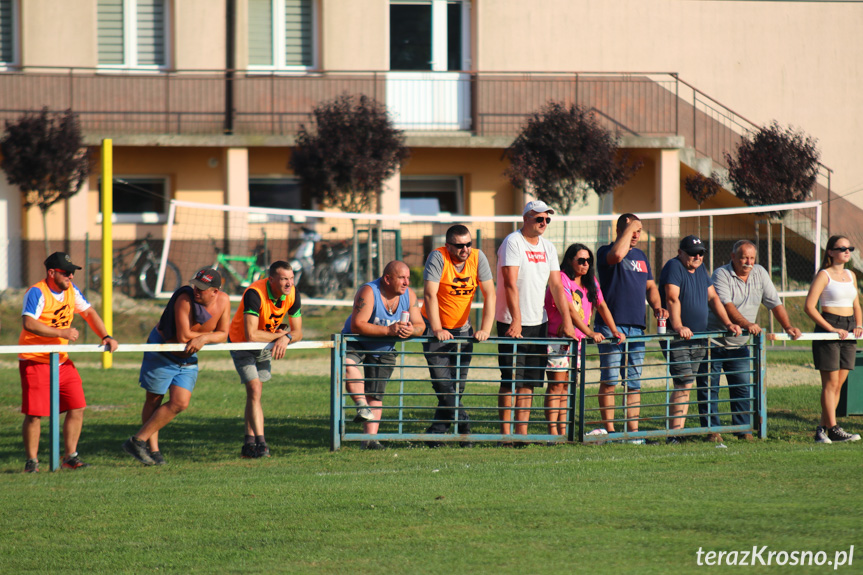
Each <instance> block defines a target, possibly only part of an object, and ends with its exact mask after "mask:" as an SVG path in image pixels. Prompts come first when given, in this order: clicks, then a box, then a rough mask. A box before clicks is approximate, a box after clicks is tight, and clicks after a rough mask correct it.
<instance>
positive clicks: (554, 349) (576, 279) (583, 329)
mask: <svg viewBox="0 0 863 575" xmlns="http://www.w3.org/2000/svg"><path fill="white" fill-rule="evenodd" d="M560 279H561V281H562V282H563V289H564V291H565V292H566V299H567V301H569V310H567V311H568V312H569V314H570V317H571V318H572V323H573V325H574V326H575V337H576V341H578V342H579V347H577V348H576V351H575V354H574V355H575V357H577V358H578V357H580V355H579V353H578V351H579V349H580V345H581V340H582V339H583V338H584V337H589V338H590V339H592V340H593V341H594V342H596V343H600V342H601V341H602V340H603V336H602V334H600V333H597V332H595V331H593V330H592V329H590V325H589V324H590V318H591V314H592V312H593V310H594V309H596V310H598V311H599V313H600V315H602V319H603V320H605V323H606V324H607V325H608V327H609V328H611V334H612V335H613V336H614V337H616V338H618V339H620V342H621V343H622V342H623V341H624V340H625V339H626V336H624V335H623V334H622V333H620V332H618V331H617V326H616V325H615V323H614V318H612V317H611V312H609V311H608V306H607V305H606V304H605V299H604V298H603V297H602V290H601V289H599V282H598V281H597V279H596V277H595V275H594V268H593V253H592V252H591V251H590V250H589V249H588V248H587V246H585V245H584V244H572V245H571V246H569V248H568V249H567V250H566V253H565V254H564V256H563V262H562V263H561V264H560ZM545 311H546V313H547V314H548V336H549V337H563V333H562V328H563V319H562V318H561V316H560V311H559V310H558V309H557V306H556V305H554V299H553V298H552V297H551V292H550V291H548V290H546V293H545ZM569 358H570V351H569V341H568V340H567V341H566V342H565V343H560V344H554V345H549V346H548V367H547V368H546V372H547V373H548V391H547V392H546V394H545V408H546V413H547V414H548V415H547V417H548V432H549V433H550V434H551V435H564V434H566V419H567V417H566V414H567V391H568V386H569V381H568V379H567V373H568V372H569V368H570V360H569ZM578 367H579V368H581V365H578Z"/></svg>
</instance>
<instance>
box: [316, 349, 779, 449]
mask: <svg viewBox="0 0 863 575" xmlns="http://www.w3.org/2000/svg"><path fill="white" fill-rule="evenodd" d="M721 335H726V334H725V333H720V332H709V333H700V334H695V335H694V336H693V338H692V340H690V341H691V343H692V344H694V345H698V346H704V347H705V348H707V349H709V350H710V353H711V355H709V356H707V357H706V359H705V361H704V362H703V364H702V371H701V372H700V373H698V374H697V377H698V380H699V382H698V384H697V385H692V387H691V390H690V393H692V392H695V393H696V394H697V393H698V392H699V391H701V392H707V391H709V390H711V386H710V383H711V378H714V379H717V378H718V377H720V376H722V375H725V376H726V377H727V376H728V375H731V376H746V379H748V382H745V383H734V384H732V385H731V387H730V388H731V389H732V390H735V391H736V390H740V391H741V392H742V393H741V395H742V397H741V398H740V399H738V400H736V401H735V402H732V401H731V399H730V398H721V399H720V398H719V396H718V394H715V395H713V394H711V395H708V396H707V397H706V398H702V400H701V401H699V400H698V399H693V398H692V397H689V399H687V400H686V401H676V402H673V401H672V399H673V395H674V391H675V389H674V386H673V372H674V371H676V366H678V365H681V364H682V363H684V362H674V361H669V360H668V359H666V358H665V356H664V355H660V353H659V352H657V351H655V350H651V351H649V352H648V357H647V358H646V359H645V361H644V363H643V366H642V373H641V375H640V377H639V379H640V381H641V382H642V383H643V384H644V385H642V387H641V390H640V396H642V397H646V398H647V399H648V400H647V401H643V400H642V401H640V402H639V405H638V407H639V410H640V413H639V414H638V415H636V416H634V417H630V416H629V415H628V413H627V412H628V410H629V409H630V408H633V407H635V405H634V404H632V405H630V404H629V400H630V398H632V396H633V393H627V392H619V393H617V392H616V394H615V395H620V396H621V397H622V403H621V404H620V405H614V406H613V407H612V408H611V409H610V410H611V411H612V412H613V413H614V416H613V417H611V418H609V419H608V420H607V421H604V420H603V419H602V417H601V411H602V409H606V408H601V407H600V405H599V404H598V400H599V397H600V393H598V392H597V391H595V389H596V388H597V387H598V386H599V384H600V382H601V380H600V374H601V368H600V364H601V362H602V353H601V352H600V348H598V347H597V346H595V345H593V344H592V343H590V344H589V345H581V346H580V349H579V351H577V352H576V351H574V347H575V346H570V352H569V354H568V358H569V359H570V362H569V365H570V366H571V367H570V368H569V372H568V377H567V381H569V382H570V384H569V386H568V389H567V392H566V394H565V396H561V397H560V398H561V399H562V398H563V397H565V398H566V401H565V407H564V406H561V407H559V408H553V407H552V408H550V407H546V406H545V405H542V406H540V405H534V404H535V403H537V399H538V398H540V397H543V396H544V395H546V394H544V393H541V392H539V389H541V388H540V387H539V385H537V389H536V391H537V393H528V392H526V390H525V388H526V387H528V386H529V385H530V384H531V383H532V382H534V381H536V380H535V379H531V378H530V377H529V376H525V375H523V374H521V373H519V372H515V373H516V375H515V376H514V377H512V379H507V380H505V381H504V383H503V384H502V383H501V368H503V369H515V368H516V367H517V366H516V365H515V364H516V362H518V361H519V360H523V361H525V362H527V363H530V360H531V359H536V360H537V361H538V362H541V364H542V367H543V369H544V367H545V361H546V359H545V358H546V354H545V353H544V347H545V346H547V345H549V344H560V343H561V342H562V340H561V339H559V338H538V339H511V338H492V339H489V340H488V341H487V342H485V343H483V344H479V343H476V342H472V341H471V340H470V339H467V338H455V339H453V340H450V341H451V342H452V344H453V345H454V346H455V350H453V351H449V352H445V353H444V354H443V355H444V356H449V357H451V358H452V361H451V363H452V367H453V368H454V369H457V370H460V369H462V368H463V364H462V361H463V360H467V354H466V353H462V352H461V351H460V348H461V346H466V345H468V344H472V345H473V351H472V352H471V353H470V360H469V361H467V362H466V363H467V364H468V366H469V367H464V369H465V370H466V371H467V373H466V374H463V375H462V376H461V377H462V378H463V379H464V387H465V391H464V392H461V391H460V386H459V385H453V386H452V390H451V391H449V392H443V393H439V392H438V391H436V390H435V389H434V388H433V385H432V379H431V377H430V373H429V366H428V363H427V362H426V359H425V352H424V351H423V349H422V345H423V344H424V343H425V344H428V343H430V342H432V341H435V339H434V338H430V337H417V338H411V339H410V340H398V341H394V342H393V343H394V344H395V350H394V351H392V352H385V353H391V354H392V355H393V356H395V359H394V365H393V373H392V376H391V377H389V378H386V379H388V384H387V388H386V392H385V393H383V394H382V405H381V406H380V410H381V415H380V417H379V418H377V419H375V420H374V423H376V424H378V425H379V426H380V428H379V429H378V431H377V433H366V432H364V431H362V430H361V426H360V424H359V423H354V420H353V417H352V412H353V409H354V408H355V406H354V401H353V398H354V397H355V396H358V395H361V394H359V393H357V394H354V393H349V392H347V391H346V388H345V383H346V381H347V375H346V369H345V368H346V363H345V359H346V355H347V353H348V351H349V350H350V349H351V348H352V347H353V346H351V347H349V346H348V344H362V343H363V342H375V343H380V342H382V341H383V340H382V339H381V338H367V337H362V336H356V335H343V334H336V335H334V336H333V351H332V362H331V396H330V397H331V448H332V449H333V450H335V449H339V448H340V447H341V444H342V442H346V441H347V442H350V441H370V440H390V441H424V442H431V443H445V442H473V441H497V442H512V443H532V442H547V443H562V442H572V441H580V442H586V443H593V442H600V441H632V440H636V441H639V442H640V440H647V439H650V438H658V437H663V438H665V437H672V436H679V435H694V434H706V433H723V432H730V433H738V434H741V433H752V434H755V435H758V436H759V437H764V436H765V435H766V425H767V412H766V401H765V397H764V393H763V382H764V376H765V374H764V353H765V346H764V335H763V334H761V335H759V336H758V337H755V338H750V341H749V343H747V344H746V346H744V347H743V348H742V349H745V350H746V351H747V353H748V356H749V357H748V359H747V360H746V363H747V365H746V368H745V369H733V370H729V371H723V370H722V364H723V361H724V360H722V359H721V358H719V357H714V356H713V353H714V352H715V350H716V349H718V348H716V347H713V346H712V345H710V340H711V338H715V337H718V336H721ZM672 340H673V341H677V342H679V341H682V340H680V339H679V338H676V337H675V336H672V335H649V336H640V337H632V338H628V339H627V341H626V343H624V344H623V346H622V347H623V350H622V354H623V357H624V365H626V363H627V360H626V358H629V357H630V355H631V354H632V353H633V352H631V351H630V345H632V346H633V348H635V347H636V345H638V344H645V343H648V342H657V341H659V342H660V343H663V342H668V341H672ZM388 341H391V342H392V341H393V340H388ZM500 345H505V346H512V350H511V351H510V350H507V351H505V352H504V353H499V351H498V349H497V348H498V346H500ZM532 346H543V347H542V348H540V350H541V351H536V350H533V349H529V348H531V347H532ZM436 353H437V354H438V355H441V354H440V352H436ZM576 354H578V355H576ZM366 365H368V364H364V363H362V362H360V363H357V364H356V366H357V367H358V368H360V369H364V368H365V366H366ZM578 366H580V367H578ZM528 369H529V368H528ZM381 379H384V378H382V377H377V378H364V381H366V382H369V381H378V380H381ZM457 379H460V378H457ZM507 382H508V385H507ZM571 382H577V384H578V385H573V384H572V383H571ZM629 383H630V381H629V379H628V377H626V376H624V377H623V378H622V379H621V380H620V381H619V383H618V386H622V388H623V389H626V388H628V386H629V385H628V384H629ZM717 383H718V382H717ZM721 387H722V389H728V388H729V386H728V385H727V382H725V383H724V384H723V385H722V386H721ZM618 389H621V387H617V388H616V390H618ZM529 396H533V397H532V400H531V401H530V402H529V404H528V405H527V406H526V407H524V406H522V407H517V406H516V403H517V401H518V400H519V399H521V400H522V401H523V400H524V399H525V398H526V397H529ZM442 398H447V399H449V400H450V401H449V402H448V404H447V407H446V408H444V410H443V413H449V416H448V418H447V419H441V418H440V413H441V412H438V417H436V416H435V412H436V410H438V409H439V407H440V403H442V402H441V401H440V400H441V399H442ZM506 403H508V404H510V405H511V406H512V407H510V408H506V407H505V405H504V404H506ZM734 403H736V404H737V407H735V406H734V405H733V404H734ZM684 405H685V406H686V407H687V408H689V407H691V406H700V407H701V408H702V410H703V411H704V412H705V413H704V415H702V414H700V413H699V412H698V410H697V409H696V408H695V407H693V409H695V411H693V412H692V413H687V415H686V416H684V417H683V419H684V426H683V427H682V428H680V429H672V428H671V427H670V426H669V421H670V420H671V419H672V416H673V415H674V414H673V413H672V411H671V409H672V408H673V407H682V406H684ZM551 409H559V410H560V411H563V412H564V413H565V422H566V425H565V434H563V435H561V434H552V433H549V432H542V430H541V431H537V427H540V428H544V427H545V426H547V425H548V421H547V417H546V414H547V412H548V411H549V410H551ZM460 410H464V411H466V412H467V413H468V415H469V419H468V420H460V417H459V411H460ZM519 411H521V412H522V416H523V415H524V412H527V416H528V417H527V420H525V421H524V422H520V421H519V420H518V419H517V415H516V413H517V412H519ZM618 413H620V414H622V415H621V416H618ZM505 414H508V415H505ZM733 415H737V416H749V424H737V425H734V424H732V425H722V424H721V423H720V424H714V423H712V422H711V421H709V420H708V421H707V423H706V424H705V425H696V426H690V427H687V426H686V423H687V422H689V421H692V420H695V419H696V418H701V417H704V416H711V417H715V418H717V419H718V418H720V417H721V418H726V419H727V418H728V417H729V416H733ZM636 419H637V421H638V424H639V429H638V431H628V430H624V431H617V432H614V433H605V434H602V435H599V434H596V435H594V434H591V433H590V432H589V430H588V428H589V427H592V426H603V425H605V424H608V423H610V424H612V425H614V424H617V425H623V426H627V425H628V424H630V423H631V422H634V421H635V420H636ZM436 422H437V423H438V424H443V425H444V426H445V427H448V428H449V429H448V430H447V431H446V432H444V433H429V427H430V426H431V425H432V424H434V423H436ZM518 423H526V426H527V433H524V434H514V433H512V431H513V428H512V426H513V425H516V424H518ZM504 426H509V431H510V433H508V434H504V433H503V430H502V428H503V427H504ZM467 427H469V428H470V432H469V433H466V429H465V428H467Z"/></svg>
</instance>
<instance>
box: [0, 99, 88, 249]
mask: <svg viewBox="0 0 863 575" xmlns="http://www.w3.org/2000/svg"><path fill="white" fill-rule="evenodd" d="M0 154H2V155H3V160H2V162H0V168H2V169H3V171H4V172H6V179H7V180H8V181H9V184H10V185H13V186H18V188H19V189H20V190H21V193H22V196H23V200H24V207H25V208H27V209H29V208H31V207H33V206H37V207H38V208H39V210H40V211H41V212H42V223H43V229H44V231H45V255H46V257H47V255H48V254H50V253H51V249H50V246H49V244H48V225H47V213H48V210H49V209H50V208H51V206H53V205H54V204H56V203H57V202H59V201H60V200H65V199H67V198H70V197H72V196H74V195H75V194H76V193H78V190H80V189H81V186H82V185H83V184H84V182H85V181H86V180H87V177H88V176H89V174H90V160H89V157H88V153H87V149H86V148H85V147H84V140H83V138H82V136H81V127H80V126H79V124H78V117H77V115H76V114H74V113H73V112H72V110H66V112H65V113H63V114H55V115H52V114H49V112H48V109H47V108H43V109H42V111H41V112H39V113H34V112H28V113H25V114H24V115H23V116H21V117H20V118H19V119H18V120H17V121H16V122H9V121H7V122H6V132H5V134H4V136H3V139H2V140H0Z"/></svg>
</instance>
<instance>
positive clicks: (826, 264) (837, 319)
mask: <svg viewBox="0 0 863 575" xmlns="http://www.w3.org/2000/svg"><path fill="white" fill-rule="evenodd" d="M853 251H854V247H853V246H851V242H850V241H849V240H848V238H846V237H845V236H832V237H831V238H830V239H829V240H827V249H826V250H825V254H824V260H823V263H822V264H821V269H820V270H818V273H817V274H815V279H814V280H813V282H812V286H811V287H810V288H809V294H808V295H807V296H806V303H805V305H804V309H805V310H806V314H807V315H808V316H809V317H811V318H812V320H813V321H814V322H815V332H816V333H836V334H838V335H839V339H834V340H825V341H813V342H812V356H813V358H814V360H815V368H816V369H818V371H820V372H821V422H820V425H819V426H818V427H817V428H816V429H815V441H816V442H818V443H832V442H834V441H858V440H859V439H860V436H859V435H857V434H856V433H854V434H852V433H848V432H846V431H845V430H843V429H842V428H841V427H839V426H838V425H837V424H836V405H837V404H838V403H839V392H840V390H841V389H842V384H843V383H845V379H846V378H847V377H848V372H849V371H850V370H852V369H854V360H855V355H856V353H855V351H856V349H855V348H856V343H857V342H856V340H855V339H854V338H860V337H863V312H861V308H860V297H859V294H858V291H857V279H856V277H855V276H854V273H853V272H852V271H851V270H847V269H845V264H846V263H848V262H849V261H850V260H851V252H853ZM816 303H817V304H820V306H821V311H820V312H819V311H818V308H817V307H816ZM849 335H853V337H852V338H849Z"/></svg>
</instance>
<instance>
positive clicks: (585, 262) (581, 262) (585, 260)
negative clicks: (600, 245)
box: [575, 258, 592, 266]
mask: <svg viewBox="0 0 863 575" xmlns="http://www.w3.org/2000/svg"><path fill="white" fill-rule="evenodd" d="M575 261H577V262H578V265H580V266H583V265H589V264H590V263H591V261H592V260H591V259H590V258H578V259H577V260H575Z"/></svg>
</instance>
